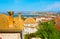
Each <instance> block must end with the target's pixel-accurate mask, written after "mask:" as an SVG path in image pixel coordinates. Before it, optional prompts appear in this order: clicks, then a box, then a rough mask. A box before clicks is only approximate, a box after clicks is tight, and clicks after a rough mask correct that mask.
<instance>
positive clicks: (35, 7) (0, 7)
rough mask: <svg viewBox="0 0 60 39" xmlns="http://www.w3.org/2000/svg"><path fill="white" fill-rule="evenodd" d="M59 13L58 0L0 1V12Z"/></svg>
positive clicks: (59, 3)
mask: <svg viewBox="0 0 60 39" xmlns="http://www.w3.org/2000/svg"><path fill="white" fill-rule="evenodd" d="M10 10H13V11H15V12H16V11H40V12H42V11H60V0H0V12H5V11H10Z"/></svg>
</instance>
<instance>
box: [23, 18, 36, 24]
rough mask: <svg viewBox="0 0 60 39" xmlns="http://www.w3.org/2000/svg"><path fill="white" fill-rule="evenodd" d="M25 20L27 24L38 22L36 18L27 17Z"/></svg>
mask: <svg viewBox="0 0 60 39" xmlns="http://www.w3.org/2000/svg"><path fill="white" fill-rule="evenodd" d="M24 22H25V24H35V23H36V21H35V19H34V18H27V19H26V20H25V21H24Z"/></svg>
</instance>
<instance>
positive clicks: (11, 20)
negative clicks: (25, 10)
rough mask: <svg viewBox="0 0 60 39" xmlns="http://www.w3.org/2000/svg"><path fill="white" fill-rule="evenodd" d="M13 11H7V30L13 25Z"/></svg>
mask: <svg viewBox="0 0 60 39" xmlns="http://www.w3.org/2000/svg"><path fill="white" fill-rule="evenodd" d="M13 14H14V12H13V11H8V15H9V28H10V27H13V25H14V18H13Z"/></svg>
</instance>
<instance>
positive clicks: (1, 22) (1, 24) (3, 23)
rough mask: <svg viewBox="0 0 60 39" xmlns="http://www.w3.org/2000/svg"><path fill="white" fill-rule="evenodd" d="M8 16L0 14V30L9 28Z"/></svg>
mask: <svg viewBox="0 0 60 39" xmlns="http://www.w3.org/2000/svg"><path fill="white" fill-rule="evenodd" d="M8 20H9V19H8V16H6V15H4V14H0V29H7V28H8V27H9V21H8Z"/></svg>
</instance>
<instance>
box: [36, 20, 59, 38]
mask: <svg viewBox="0 0 60 39" xmlns="http://www.w3.org/2000/svg"><path fill="white" fill-rule="evenodd" d="M36 37H40V38H42V39H46V38H47V39H57V38H58V32H57V30H56V29H55V22H54V21H53V20H49V21H48V22H42V23H40V24H39V25H38V28H37V32H36Z"/></svg>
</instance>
